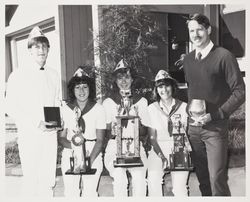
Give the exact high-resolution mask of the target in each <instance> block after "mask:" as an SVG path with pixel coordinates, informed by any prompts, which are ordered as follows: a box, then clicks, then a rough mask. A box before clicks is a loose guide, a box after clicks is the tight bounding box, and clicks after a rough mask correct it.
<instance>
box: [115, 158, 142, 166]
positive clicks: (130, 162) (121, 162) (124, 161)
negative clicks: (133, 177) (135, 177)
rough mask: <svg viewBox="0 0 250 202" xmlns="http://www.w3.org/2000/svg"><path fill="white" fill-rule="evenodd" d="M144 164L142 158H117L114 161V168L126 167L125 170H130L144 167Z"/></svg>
mask: <svg viewBox="0 0 250 202" xmlns="http://www.w3.org/2000/svg"><path fill="white" fill-rule="evenodd" d="M142 166H143V162H142V160H141V158H140V157H128V158H122V157H120V158H116V160H114V167H115V168H116V167H124V168H129V167H142Z"/></svg>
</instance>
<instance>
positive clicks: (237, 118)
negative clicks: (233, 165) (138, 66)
mask: <svg viewBox="0 0 250 202" xmlns="http://www.w3.org/2000/svg"><path fill="white" fill-rule="evenodd" d="M228 140H229V141H228V149H229V152H230V153H245V103H244V104H243V105H241V106H240V107H239V109H238V110H236V111H235V112H234V113H233V114H232V115H231V116H230V119H229V131H228Z"/></svg>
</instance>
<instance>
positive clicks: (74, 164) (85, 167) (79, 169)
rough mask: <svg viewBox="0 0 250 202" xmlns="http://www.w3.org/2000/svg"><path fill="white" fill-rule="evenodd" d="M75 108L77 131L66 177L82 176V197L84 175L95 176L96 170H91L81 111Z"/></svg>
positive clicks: (80, 184)
mask: <svg viewBox="0 0 250 202" xmlns="http://www.w3.org/2000/svg"><path fill="white" fill-rule="evenodd" d="M79 110H80V109H79V108H78V109H77V108H75V110H74V111H75V114H76V123H77V124H76V131H74V133H75V134H74V135H73V136H72V138H71V141H72V143H73V144H72V149H73V151H72V156H71V157H70V165H69V166H70V167H69V170H67V171H66V173H65V175H80V179H79V189H80V196H81V195H82V190H83V181H82V175H94V174H95V173H96V169H93V168H91V165H90V156H89V152H88V151H87V152H86V145H85V144H86V139H85V138H84V137H83V131H82V129H81V128H80V127H79V125H78V120H79V118H80V116H81V110H80V111H79Z"/></svg>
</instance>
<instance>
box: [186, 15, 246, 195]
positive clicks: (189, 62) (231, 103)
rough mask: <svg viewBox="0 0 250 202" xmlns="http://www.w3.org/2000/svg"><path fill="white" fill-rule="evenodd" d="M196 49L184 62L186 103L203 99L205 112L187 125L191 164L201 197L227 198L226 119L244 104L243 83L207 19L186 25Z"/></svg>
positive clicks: (194, 19) (199, 18)
mask: <svg viewBox="0 0 250 202" xmlns="http://www.w3.org/2000/svg"><path fill="white" fill-rule="evenodd" d="M187 25H188V30H189V36H190V40H191V42H192V43H193V45H194V47H195V50H194V51H192V52H191V53H189V54H188V55H187V56H186V57H185V59H184V66H183V67H184V72H185V77H186V82H187V84H188V101H189V103H190V102H191V100H193V99H199V100H205V104H206V113H205V114H204V115H202V116H201V117H199V118H198V119H197V120H196V121H197V122H198V123H199V124H197V125H194V124H192V121H193V120H192V118H190V125H189V129H188V133H189V136H190V141H191V144H192V147H193V151H194V152H193V153H194V155H193V162H194V166H195V171H196V175H197V177H198V180H199V183H200V191H201V193H202V196H212V195H213V196H230V195H231V194H230V190H229V187H228V184H227V179H228V177H227V148H228V133H227V132H228V118H229V116H230V115H231V114H232V113H233V112H234V111H235V110H236V109H237V108H238V107H239V106H240V105H241V104H242V103H244V101H245V84H244V81H243V78H242V76H241V73H240V69H239V66H238V63H237V61H236V58H235V57H234V56H233V55H232V53H230V52H229V51H228V50H226V49H224V48H222V47H217V46H215V45H214V44H213V42H212V41H211V40H210V34H211V26H210V22H209V20H208V18H207V17H206V16H204V15H202V14H194V15H192V16H191V17H190V19H189V20H188V22H187Z"/></svg>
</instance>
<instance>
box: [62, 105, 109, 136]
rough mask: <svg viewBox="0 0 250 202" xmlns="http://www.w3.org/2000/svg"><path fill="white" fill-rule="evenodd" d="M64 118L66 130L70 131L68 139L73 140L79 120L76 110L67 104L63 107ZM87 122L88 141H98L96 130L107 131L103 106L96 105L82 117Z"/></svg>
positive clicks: (85, 134)
mask: <svg viewBox="0 0 250 202" xmlns="http://www.w3.org/2000/svg"><path fill="white" fill-rule="evenodd" d="M62 116H63V121H64V128H67V129H68V134H67V139H68V140H71V138H72V136H73V135H74V131H76V130H77V119H76V115H75V112H74V110H72V109H71V108H70V107H69V106H68V105H67V104H64V105H63V107H62ZM82 118H83V119H84V121H85V133H84V137H85V138H86V139H90V140H94V139H96V129H106V118H105V111H104V108H103V106H102V105H100V104H99V103H96V104H95V105H94V106H93V107H92V108H91V109H90V110H89V111H88V112H87V113H86V114H84V115H83V116H82Z"/></svg>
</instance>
